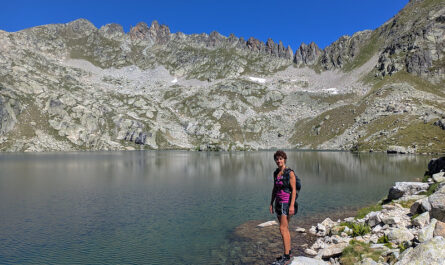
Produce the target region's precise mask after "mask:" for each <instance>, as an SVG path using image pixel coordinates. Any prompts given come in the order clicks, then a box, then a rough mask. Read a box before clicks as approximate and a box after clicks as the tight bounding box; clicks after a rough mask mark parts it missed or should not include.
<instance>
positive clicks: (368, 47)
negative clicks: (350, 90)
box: [343, 31, 382, 72]
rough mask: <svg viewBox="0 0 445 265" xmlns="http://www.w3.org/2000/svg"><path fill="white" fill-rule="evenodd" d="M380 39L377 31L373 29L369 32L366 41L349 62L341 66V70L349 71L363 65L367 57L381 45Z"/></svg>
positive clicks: (370, 56) (374, 52) (367, 59)
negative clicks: (369, 35) (369, 34)
mask: <svg viewBox="0 0 445 265" xmlns="http://www.w3.org/2000/svg"><path fill="white" fill-rule="evenodd" d="M381 44H382V41H381V40H380V38H379V34H378V32H377V31H373V32H372V33H371V37H370V38H369V40H367V41H366V43H365V44H364V45H363V46H362V47H360V51H359V53H358V54H357V55H356V56H354V58H353V59H352V61H351V62H349V63H347V64H345V66H343V71H345V72H350V71H352V70H354V69H356V68H358V67H360V66H362V65H364V64H365V63H366V62H367V61H369V59H371V58H372V56H373V55H374V54H376V53H377V52H378V50H379V47H380V46H381Z"/></svg>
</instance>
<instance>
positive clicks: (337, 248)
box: [317, 243, 349, 259]
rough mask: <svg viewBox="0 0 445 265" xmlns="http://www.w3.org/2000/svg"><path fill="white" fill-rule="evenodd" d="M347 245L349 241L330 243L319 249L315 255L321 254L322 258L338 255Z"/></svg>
mask: <svg viewBox="0 0 445 265" xmlns="http://www.w3.org/2000/svg"><path fill="white" fill-rule="evenodd" d="M348 245H349V243H340V244H335V245H330V246H328V247H326V248H323V249H322V250H320V251H319V252H318V254H317V256H321V257H322V258H323V259H328V258H331V257H334V256H337V255H340V254H341V253H342V252H343V250H344V249H345V248H346V247H347V246H348Z"/></svg>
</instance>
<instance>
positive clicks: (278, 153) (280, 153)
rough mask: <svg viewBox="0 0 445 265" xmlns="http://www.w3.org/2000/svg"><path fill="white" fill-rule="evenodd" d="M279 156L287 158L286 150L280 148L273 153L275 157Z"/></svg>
mask: <svg viewBox="0 0 445 265" xmlns="http://www.w3.org/2000/svg"><path fill="white" fill-rule="evenodd" d="M277 157H282V158H284V160H287V155H286V153H285V152H284V151H281V150H278V151H276V152H275V154H273V159H274V160H275V159H277Z"/></svg>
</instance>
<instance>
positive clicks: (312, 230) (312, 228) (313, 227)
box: [309, 226, 317, 235]
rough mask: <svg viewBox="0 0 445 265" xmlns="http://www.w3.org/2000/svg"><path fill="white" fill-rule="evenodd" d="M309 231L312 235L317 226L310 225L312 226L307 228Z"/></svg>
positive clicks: (315, 231)
mask: <svg viewBox="0 0 445 265" xmlns="http://www.w3.org/2000/svg"><path fill="white" fill-rule="evenodd" d="M309 233H311V234H312V235H315V234H317V228H316V227H315V226H312V227H311V228H310V229H309Z"/></svg>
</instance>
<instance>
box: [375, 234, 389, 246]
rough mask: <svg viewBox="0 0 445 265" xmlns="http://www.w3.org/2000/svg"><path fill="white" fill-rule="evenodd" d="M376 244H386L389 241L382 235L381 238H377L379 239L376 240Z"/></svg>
mask: <svg viewBox="0 0 445 265" xmlns="http://www.w3.org/2000/svg"><path fill="white" fill-rule="evenodd" d="M377 243H378V244H387V243H389V239H388V236H387V235H383V236H381V237H379V239H378V240H377Z"/></svg>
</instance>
